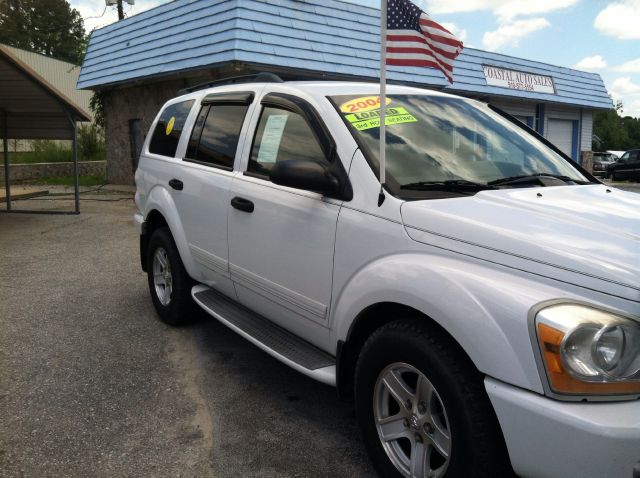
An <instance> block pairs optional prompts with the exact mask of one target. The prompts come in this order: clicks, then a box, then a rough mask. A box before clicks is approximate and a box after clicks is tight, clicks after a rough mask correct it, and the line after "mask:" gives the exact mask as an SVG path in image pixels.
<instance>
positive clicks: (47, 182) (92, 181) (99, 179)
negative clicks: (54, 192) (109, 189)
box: [23, 174, 107, 186]
mask: <svg viewBox="0 0 640 478" xmlns="http://www.w3.org/2000/svg"><path fill="white" fill-rule="evenodd" d="M106 182H107V178H105V177H104V176H103V175H101V174H99V175H95V176H80V177H79V178H78V184H79V185H80V186H100V185H102V184H106ZM23 184H33V185H34V186H73V176H53V177H50V178H38V179H29V180H27V181H24V182H23Z"/></svg>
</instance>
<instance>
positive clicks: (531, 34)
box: [70, 0, 640, 118]
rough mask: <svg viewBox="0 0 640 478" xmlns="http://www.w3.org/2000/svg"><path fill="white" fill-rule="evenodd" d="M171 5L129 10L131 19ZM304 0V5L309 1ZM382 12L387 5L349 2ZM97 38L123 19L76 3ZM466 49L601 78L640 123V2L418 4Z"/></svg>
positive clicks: (150, 1)
mask: <svg viewBox="0 0 640 478" xmlns="http://www.w3.org/2000/svg"><path fill="white" fill-rule="evenodd" d="M167 1H168V0H135V5H129V4H127V3H125V4H124V11H125V15H127V16H131V15H135V14H136V13H140V12H142V11H145V10H148V9H149V8H152V7H154V6H157V5H160V4H162V3H166V2H167ZM301 1H304V0H301ZM346 1H351V2H352V3H357V4H361V5H367V6H379V0H346ZM70 3H71V6H72V7H74V8H76V9H77V10H78V11H79V12H80V14H81V15H82V16H83V18H84V19H85V28H86V29H87V32H90V31H91V30H93V29H94V28H99V27H102V26H105V25H108V24H109V23H112V22H114V21H116V20H117V13H116V10H115V7H105V4H104V0H70ZM414 3H416V5H418V6H419V7H420V8H421V9H422V10H424V11H426V12H427V13H429V15H431V16H432V18H433V19H434V20H436V21H437V22H439V23H441V24H443V25H444V26H445V27H447V28H448V29H449V30H450V31H451V32H452V33H454V34H456V35H457V36H458V37H459V38H460V39H461V40H462V41H463V42H464V44H465V45H466V46H468V47H473V48H479V49H481V50H487V51H495V52H497V53H504V54H507V55H512V56H516V57H520V58H526V59H529V60H537V61H542V62H545V63H550V64H552V65H557V66H566V67H570V68H577V69H579V70H583V71H590V72H595V73H599V74H600V75H601V76H602V79H603V80H604V82H605V85H606V87H607V90H608V91H609V93H610V94H611V96H612V97H613V99H614V101H616V102H617V101H621V102H622V104H623V114H624V115H630V116H634V117H636V118H640V0H615V1H607V0H414Z"/></svg>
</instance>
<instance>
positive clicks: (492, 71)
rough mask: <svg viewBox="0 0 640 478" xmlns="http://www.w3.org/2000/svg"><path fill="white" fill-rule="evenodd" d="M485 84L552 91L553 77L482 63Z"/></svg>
mask: <svg viewBox="0 0 640 478" xmlns="http://www.w3.org/2000/svg"><path fill="white" fill-rule="evenodd" d="M483 68H484V76H485V78H486V79H487V84H489V85H493V86H502V87H506V88H513V89H518V90H527V91H539V92H545V93H554V92H555V89H554V85H553V79H552V78H551V77H550V76H543V75H535V74H532V73H526V72H524V71H515V70H507V69H504V68H496V67H492V66H487V65H484V67H483Z"/></svg>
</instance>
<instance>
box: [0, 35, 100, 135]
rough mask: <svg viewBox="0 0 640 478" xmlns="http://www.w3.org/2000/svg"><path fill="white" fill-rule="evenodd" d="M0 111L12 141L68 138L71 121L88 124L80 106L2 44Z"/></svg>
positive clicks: (0, 48) (0, 51) (71, 129)
mask: <svg viewBox="0 0 640 478" xmlns="http://www.w3.org/2000/svg"><path fill="white" fill-rule="evenodd" d="M0 112H1V113H2V115H0V116H2V121H4V117H5V116H6V118H7V129H8V134H9V136H8V137H9V138H11V139H70V138H71V134H72V131H73V128H72V123H71V121H70V118H74V119H75V120H76V121H91V117H90V116H89V115H88V114H87V113H85V112H84V111H83V109H82V108H81V107H79V106H78V105H76V104H75V103H74V102H73V101H72V100H70V99H69V98H68V97H67V96H65V95H64V94H63V93H62V92H61V91H60V90H58V89H57V88H56V87H55V86H53V85H52V84H51V83H49V82H48V81H47V80H45V79H44V78H43V77H42V76H40V74H38V73H37V72H36V71H35V70H33V69H32V68H31V67H30V66H29V65H27V64H26V63H24V62H23V61H22V60H21V59H20V58H18V57H17V56H16V55H15V54H14V53H13V52H12V51H11V50H10V49H9V48H7V47H6V46H4V45H0ZM1 127H2V128H4V124H2V125H1Z"/></svg>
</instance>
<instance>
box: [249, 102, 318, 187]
mask: <svg viewBox="0 0 640 478" xmlns="http://www.w3.org/2000/svg"><path fill="white" fill-rule="evenodd" d="M292 159H306V160H311V161H317V162H322V163H324V162H327V160H326V158H325V156H324V153H323V151H322V148H321V147H320V144H319V143H318V140H317V139H316V136H315V135H314V134H313V131H312V130H311V128H310V127H309V125H308V124H307V122H306V121H305V119H304V118H303V117H302V116H300V115H299V114H297V113H293V112H291V111H286V110H283V109H279V108H272V107H266V108H264V110H263V112H262V116H261V117H260V124H259V125H258V129H257V130H256V135H255V139H254V142H253V148H252V151H251V158H250V159H249V167H248V169H247V171H248V172H250V173H253V174H257V175H260V176H265V177H268V176H269V172H270V171H271V168H272V167H273V165H274V164H275V163H278V162H280V161H290V160H292Z"/></svg>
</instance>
